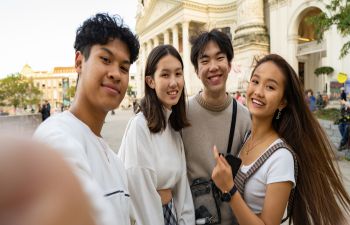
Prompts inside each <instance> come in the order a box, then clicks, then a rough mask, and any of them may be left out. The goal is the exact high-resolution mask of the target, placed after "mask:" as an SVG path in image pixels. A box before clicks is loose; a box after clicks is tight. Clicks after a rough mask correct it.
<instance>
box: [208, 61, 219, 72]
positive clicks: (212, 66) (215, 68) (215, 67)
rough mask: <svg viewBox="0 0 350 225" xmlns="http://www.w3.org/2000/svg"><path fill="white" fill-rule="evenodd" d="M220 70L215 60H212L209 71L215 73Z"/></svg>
mask: <svg viewBox="0 0 350 225" xmlns="http://www.w3.org/2000/svg"><path fill="white" fill-rule="evenodd" d="M217 69H218V64H217V62H216V61H215V60H211V61H210V63H209V70H210V71H215V70H217Z"/></svg>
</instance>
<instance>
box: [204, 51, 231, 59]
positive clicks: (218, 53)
mask: <svg viewBox="0 0 350 225" xmlns="http://www.w3.org/2000/svg"><path fill="white" fill-rule="evenodd" d="M221 54H225V53H224V52H222V51H221V50H220V51H218V52H217V53H216V54H215V56H218V55H221ZM203 58H209V56H208V55H207V54H204V53H202V54H200V55H199V59H203Z"/></svg>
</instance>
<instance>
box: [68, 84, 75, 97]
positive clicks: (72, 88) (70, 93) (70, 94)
mask: <svg viewBox="0 0 350 225" xmlns="http://www.w3.org/2000/svg"><path fill="white" fill-rule="evenodd" d="M76 89H77V88H76V86H70V87H69V88H68V90H67V97H68V98H69V99H72V98H74V96H75V92H76Z"/></svg>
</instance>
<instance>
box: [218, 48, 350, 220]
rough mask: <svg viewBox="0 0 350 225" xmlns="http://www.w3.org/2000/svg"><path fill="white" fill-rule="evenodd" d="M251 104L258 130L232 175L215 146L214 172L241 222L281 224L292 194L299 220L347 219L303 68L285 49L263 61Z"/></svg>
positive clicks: (249, 98) (343, 192)
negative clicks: (299, 69)
mask: <svg viewBox="0 0 350 225" xmlns="http://www.w3.org/2000/svg"><path fill="white" fill-rule="evenodd" d="M247 106H248V109H249V111H250V113H251V116H252V130H251V134H250V135H248V138H247V140H246V142H245V144H244V146H243V147H242V149H241V151H240V154H239V157H240V158H241V159H242V166H241V168H240V169H239V171H238V174H237V176H236V178H235V179H234V180H233V179H232V171H231V168H230V166H229V164H228V163H227V161H226V160H225V158H224V157H223V156H220V155H219V154H218V152H217V149H216V148H215V147H214V155H215V158H216V160H217V165H216V167H215V168H214V170H213V174H212V178H213V180H214V182H215V184H216V185H217V186H218V187H219V189H220V190H221V191H222V192H223V193H224V194H223V195H224V196H225V197H226V198H225V200H226V201H229V202H230V205H231V208H232V210H233V212H234V214H235V216H236V219H237V221H238V223H239V224H240V225H245V224H247V225H248V224H249V225H255V224H269V225H277V224H280V223H281V219H282V217H283V213H284V211H285V209H286V205H287V202H288V199H290V200H289V204H290V207H291V208H290V209H291V210H290V211H289V212H292V213H291V220H290V222H293V224H294V225H313V224H315V225H316V224H317V225H329V224H334V225H339V224H345V223H346V217H347V216H348V215H349V211H350V210H349V209H350V207H349V206H350V198H349V195H348V193H347V192H346V190H345V189H344V186H343V184H342V180H341V178H340V174H339V168H338V165H337V163H336V162H335V161H334V153H333V147H332V144H331V143H330V141H329V139H328V137H327V135H326V134H325V132H324V131H323V129H322V128H321V126H320V124H319V123H318V121H317V119H316V118H315V117H314V115H313V114H312V113H311V111H310V110H309V107H308V106H307V104H306V102H305V98H304V94H303V88H302V86H301V85H300V81H299V79H298V76H297V74H296V73H295V71H294V70H293V68H292V67H291V66H290V65H289V64H288V63H287V62H286V61H285V60H284V59H283V58H282V57H281V56H279V55H275V54H271V55H267V56H265V57H264V58H262V59H261V60H260V61H258V63H257V65H256V66H255V68H254V70H253V72H252V76H251V79H250V83H249V86H248V89H247ZM258 164H261V165H260V167H258V166H257V165H258ZM255 167H258V168H257V169H256V168H255ZM251 171H255V172H252V174H250V173H251ZM247 174H249V175H250V177H249V178H247V179H246V178H245V176H248V175H247ZM295 177H296V179H295ZM242 180H243V181H244V182H242ZM237 188H238V190H239V191H237ZM291 190H293V191H292V192H291ZM290 197H292V198H290ZM291 199H294V200H291Z"/></svg>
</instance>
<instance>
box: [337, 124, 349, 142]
mask: <svg viewBox="0 0 350 225" xmlns="http://www.w3.org/2000/svg"><path fill="white" fill-rule="evenodd" d="M338 128H339V131H340V134H341V137H342V138H341V141H340V146H343V145H345V144H346V143H347V142H348V137H349V125H348V123H344V122H342V123H339V125H338Z"/></svg>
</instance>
